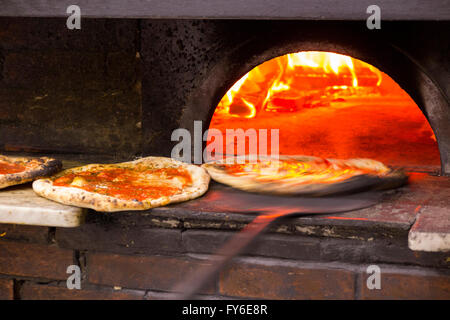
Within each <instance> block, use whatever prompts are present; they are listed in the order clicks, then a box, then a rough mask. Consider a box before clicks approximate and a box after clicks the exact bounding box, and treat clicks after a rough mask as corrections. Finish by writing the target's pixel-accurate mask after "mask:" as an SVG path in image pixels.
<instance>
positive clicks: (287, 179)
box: [220, 159, 388, 184]
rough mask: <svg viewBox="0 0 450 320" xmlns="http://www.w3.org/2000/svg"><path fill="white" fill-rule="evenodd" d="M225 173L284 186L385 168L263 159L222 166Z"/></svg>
mask: <svg viewBox="0 0 450 320" xmlns="http://www.w3.org/2000/svg"><path fill="white" fill-rule="evenodd" d="M220 167H221V168H222V169H223V170H224V171H225V172H226V173H228V174H231V175H233V176H238V177H246V178H251V179H253V180H255V181H259V182H282V183H285V184H306V183H334V182H339V181H343V180H346V179H349V178H351V177H354V176H357V175H362V174H379V173H382V172H384V171H385V169H386V170H388V169H387V168H385V167H382V168H374V169H373V170H370V169H368V168H361V167H357V166H353V165H349V164H346V162H345V161H329V160H327V159H315V160H313V161H299V160H296V159H283V160H273V159H271V160H263V161H261V160H260V161H258V162H247V163H244V164H231V165H229V164H224V165H221V166H220Z"/></svg>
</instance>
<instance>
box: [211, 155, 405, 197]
mask: <svg viewBox="0 0 450 320" xmlns="http://www.w3.org/2000/svg"><path fill="white" fill-rule="evenodd" d="M243 157H245V156H237V157H235V158H234V159H235V160H237V159H242V158H243ZM279 159H280V160H285V159H286V160H288V159H295V160H298V161H305V162H310V161H315V160H318V159H320V158H316V157H312V156H303V155H292V156H279ZM327 160H328V161H329V162H331V163H336V164H339V163H345V164H347V165H350V166H354V167H356V168H361V169H370V170H374V174H360V175H355V176H353V177H350V178H348V179H345V180H342V181H338V182H332V183H320V182H312V183H299V180H298V179H296V178H292V179H283V181H263V182H262V181H256V180H255V179H253V178H251V177H245V176H234V175H232V174H230V173H228V172H226V170H225V169H224V168H223V166H221V165H222V164H226V161H227V160H226V158H225V159H222V160H217V161H212V162H209V163H205V164H203V165H202V167H203V168H205V169H206V170H207V171H208V173H209V174H210V176H211V178H212V179H213V180H215V181H217V182H220V183H223V184H226V185H229V186H231V187H233V188H236V189H240V190H244V191H247V192H255V193H267V194H273V195H303V196H325V195H332V194H339V193H345V192H350V191H355V190H358V189H364V188H371V187H378V189H381V188H386V189H387V188H394V187H398V186H400V185H402V184H404V183H405V182H406V181H407V179H408V178H407V176H406V174H405V173H404V172H403V171H400V170H392V169H390V168H388V167H386V166H385V165H384V164H382V163H381V162H379V161H376V160H371V159H349V160H338V159H327Z"/></svg>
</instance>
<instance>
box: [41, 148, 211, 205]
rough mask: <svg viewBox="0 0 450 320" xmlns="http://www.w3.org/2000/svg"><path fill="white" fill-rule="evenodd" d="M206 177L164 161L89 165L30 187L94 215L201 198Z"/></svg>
mask: <svg viewBox="0 0 450 320" xmlns="http://www.w3.org/2000/svg"><path fill="white" fill-rule="evenodd" d="M209 180H210V178H209V175H208V173H207V172H206V171H205V170H204V169H203V168H201V167H198V166H195V165H190V164H186V163H183V162H180V161H177V160H174V159H170V158H164V157H147V158H142V159H139V160H136V161H131V162H123V163H116V164H90V165H86V166H82V167H78V168H73V169H68V170H65V171H63V172H61V173H59V174H57V175H55V176H53V177H51V178H48V179H41V180H37V181H35V182H34V183H33V189H34V191H35V192H36V193H37V194H39V195H40V196H42V197H45V198H48V199H50V200H54V201H57V202H60V203H63V204H67V205H73V206H78V207H84V208H91V209H94V210H97V211H104V212H113V211H124V210H146V209H150V208H154V207H159V206H163V205H167V204H169V203H175V202H181V201H187V200H190V199H194V198H197V197H200V196H201V195H203V194H204V193H205V192H206V191H207V189H208V184H209Z"/></svg>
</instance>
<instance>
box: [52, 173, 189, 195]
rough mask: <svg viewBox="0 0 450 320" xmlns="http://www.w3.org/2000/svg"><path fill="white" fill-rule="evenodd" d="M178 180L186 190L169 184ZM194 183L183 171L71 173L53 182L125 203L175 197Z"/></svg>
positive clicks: (56, 184) (55, 184)
mask: <svg viewBox="0 0 450 320" xmlns="http://www.w3.org/2000/svg"><path fill="white" fill-rule="evenodd" d="M146 175H151V176H152V180H151V181H150V180H147V179H146ZM147 177H148V176H147ZM155 178H156V179H157V180H156V181H155V180H154V179H155ZM174 178H178V180H182V181H183V183H182V186H179V185H176V184H174V183H170V182H169V181H170V180H172V179H174ZM164 181H166V182H164ZM191 183H192V179H191V176H190V174H189V173H188V172H187V171H186V170H184V169H182V168H163V169H141V170H134V169H126V168H108V169H99V170H95V171H85V172H78V173H69V174H67V175H64V176H62V177H60V178H58V179H56V180H55V181H53V185H54V186H63V187H75V188H80V189H83V190H86V191H89V192H95V193H99V194H102V195H106V196H111V197H116V198H119V199H122V200H137V201H142V200H145V199H157V198H160V197H164V196H171V195H174V194H177V193H179V192H180V191H181V190H182V187H184V186H186V185H189V184H191Z"/></svg>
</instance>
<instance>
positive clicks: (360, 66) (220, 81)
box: [179, 22, 450, 175]
mask: <svg viewBox="0 0 450 320" xmlns="http://www.w3.org/2000/svg"><path fill="white" fill-rule="evenodd" d="M309 27H310V28H309ZM305 30H308V32H306V33H305ZM253 34H254V36H253V37H250V38H248V39H246V40H245V41H240V40H236V41H235V42H233V45H230V46H227V47H223V48H222V51H221V53H220V55H219V56H216V58H215V60H214V61H213V62H211V63H210V64H209V65H208V70H209V72H207V73H206V74H205V75H202V77H201V78H202V80H201V81H200V83H199V84H198V86H197V88H196V89H195V90H193V91H191V92H190V93H189V95H188V96H187V99H186V101H185V104H184V106H183V109H182V113H181V115H180V118H179V123H180V127H182V128H187V129H188V130H190V131H191V132H194V125H193V123H194V121H196V120H197V121H199V120H200V121H202V129H203V130H204V131H205V130H207V129H208V128H209V127H210V126H211V128H214V127H218V128H219V127H220V128H225V127H224V120H220V121H219V122H221V123H219V122H218V120H219V118H220V116H217V114H219V113H221V112H222V111H224V108H223V105H224V101H225V100H224V101H221V100H222V98H224V99H226V97H229V96H230V92H229V90H231V91H236V90H235V89H236V88H237V87H238V86H239V85H240V82H243V83H244V84H242V90H243V91H247V93H248V94H249V95H251V96H252V97H251V98H250V96H249V97H248V100H247V99H245V97H244V99H245V101H247V102H248V103H249V104H253V105H255V109H256V111H257V112H256V114H255V116H252V114H251V111H250V109H249V108H251V107H248V104H246V103H245V102H243V101H242V100H240V99H239V98H238V99H237V100H235V103H234V104H233V103H232V104H231V105H230V106H231V110H229V112H225V113H223V112H222V114H223V118H226V117H227V116H229V119H230V121H227V126H228V125H230V127H229V128H230V129H232V128H234V127H235V126H236V125H237V124H239V125H241V124H242V126H243V128H244V127H249V125H250V123H251V121H259V120H261V121H260V122H261V125H262V123H263V122H264V121H262V119H263V118H267V119H270V120H269V121H267V124H268V125H270V126H275V122H276V121H277V120H275V119H281V118H289V116H288V115H287V111H289V109H291V111H290V112H291V113H290V115H296V116H297V118H298V119H297V121H293V120H292V119H291V120H290V121H292V124H295V125H294V126H293V127H292V128H290V130H294V127H295V128H298V130H299V131H297V132H298V135H297V136H296V137H295V141H296V142H298V143H302V144H303V147H302V148H300V149H295V152H296V153H297V152H300V151H302V152H301V153H302V154H304V153H306V152H308V153H310V154H317V155H320V156H331V157H344V158H346V157H372V158H375V159H377V158H378V159H381V160H382V161H386V162H387V164H391V165H394V166H405V167H407V168H411V169H414V170H418V171H427V172H433V173H435V174H442V175H449V174H450V142H449V139H448V136H450V126H448V123H449V122H450V113H449V112H448V111H449V103H448V101H447V98H446V95H445V94H444V91H445V90H444V89H443V88H441V87H440V85H439V83H437V82H436V81H434V80H433V78H431V77H429V74H428V72H427V70H426V68H424V67H423V65H422V64H421V63H420V62H418V61H416V60H415V59H413V58H412V57H411V55H410V54H409V53H408V52H406V51H405V50H403V49H401V48H399V47H398V46H396V45H393V44H391V43H389V42H388V41H386V40H385V39H382V38H381V37H380V38H377V37H376V36H371V37H369V38H368V37H367V34H365V33H364V32H358V31H355V30H354V29H353V28H351V27H350V26H347V25H335V24H331V23H330V25H328V24H327V23H324V24H321V25H315V24H311V26H309V25H308V24H307V23H305V24H302V25H298V24H295V23H292V24H291V23H289V22H286V23H284V24H276V25H273V26H271V28H267V30H266V29H264V28H262V30H258V31H257V32H256V31H255V32H254V33H253ZM314 52H317V57H320V55H321V54H322V57H326V60H327V62H325V61H322V62H323V63H324V64H322V65H321V63H322V62H320V61H314V63H313V65H310V66H308V65H307V62H306V63H305V62H304V61H303V62H301V60H302V57H306V56H307V55H311V54H313V55H314ZM327 55H328V56H327ZM288 57H291V58H288ZM333 57H334V58H333ZM336 57H340V58H338V59H337V60H336V61H335V60H333V59H335V58H336ZM297 58H299V61H297V60H296V59H297ZM309 58H310V57H309ZM289 59H291V64H292V63H293V64H294V65H295V64H298V65H297V66H295V67H294V69H291V68H288V66H289ZM339 59H341V60H340V61H339ZM306 60H308V59H306ZM319 60H320V59H319ZM346 61H349V62H350V63H352V64H353V68H354V70H352V68H349V67H348V64H347V62H346ZM279 63H281V65H282V66H281V67H280V65H279ZM315 65H318V67H315ZM266 66H267V67H266ZM266 68H268V69H272V71H271V72H272V73H271V72H269V71H267V72H268V74H266V76H267V79H266V78H264V80H263V81H262V82H264V83H265V86H263V87H261V88H259V87H258V88H255V87H252V88H250V87H251V86H250V83H255V81H249V82H247V80H245V81H243V80H244V79H243V77H244V78H245V77H246V75H247V74H249V73H250V74H251V73H252V72H254V73H256V72H258V71H256V70H259V71H261V70H263V69H266ZM277 68H278V69H277ZM280 68H281V69H283V68H284V69H283V70H282V72H281V74H284V73H285V74H286V76H289V75H290V76H293V80H292V81H294V80H295V77H299V79H296V80H295V81H294V82H295V85H296V86H297V88H296V90H297V92H299V91H300V93H299V95H300V96H301V97H300V99H294V98H293V97H290V96H289V94H288V96H286V94H287V92H291V93H292V92H293V91H289V90H284V89H283V87H280V88H277V87H276V85H275V89H276V90H273V89H272V90H269V91H275V92H274V94H273V96H272V95H271V97H272V99H270V97H269V99H267V100H266V99H265V98H266V96H267V94H268V92H267V90H268V89H269V88H267V83H270V84H273V81H274V79H273V78H271V74H272V75H274V74H278V75H280V72H279V71H280ZM333 68H337V69H335V70H336V71H337V73H338V74H336V71H334V70H333ZM268 69H267V70H268ZM325 69H326V70H325ZM252 70H255V71H252ZM263 71H264V70H263ZM302 77H303V78H302ZM250 79H252V77H250ZM312 79H314V80H312ZM318 79H320V80H318ZM253 80H255V79H254V77H253ZM270 81H272V82H270ZM353 81H356V82H355V83H354V82H353ZM246 82H247V83H246ZM302 86H303V87H302ZM333 87H334V88H333ZM279 89H281V90H279ZM252 90H253V92H251V91H252ZM257 90H261V91H263V92H262V93H260V94H259V95H258V94H256V96H257V97H256V100H253V99H255V91H257ZM277 90H278V91H277ZM314 91H315V92H314ZM227 93H228V94H227ZM244 93H245V92H241V94H244ZM283 95H284V96H283ZM315 95H319V96H322V97H315ZM258 99H260V100H258ZM358 99H362V100H360V102H361V104H362V105H361V106H360V108H356V104H355V103H356V100H358ZM293 100H295V101H293ZM363 100H364V102H363ZM236 101H239V104H238V103H236ZM352 103H353V104H355V108H349V106H350V105H351V104H352ZM328 104H329V106H331V107H327V105H328ZM263 105H264V106H263ZM289 106H291V107H289ZM394 106H395V107H394ZM216 107H217V108H216ZM346 107H347V108H346ZM269 109H270V110H269ZM293 109H295V111H294V110H293ZM261 110H262V112H259V111H261ZM332 110H334V111H333V112H331V111H332ZM336 110H338V111H337V112H336ZM216 111H217V114H216V113H215V112H216ZM285 111H286V112H285ZM352 112H355V113H354V114H353V113H352ZM368 112H372V113H373V116H370V115H369V114H368ZM227 113H228V115H227ZM332 114H334V115H333V116H332ZM308 115H310V117H309V118H308V117H307V116H308ZM312 115H320V116H317V117H316V116H312ZM245 117H247V118H245ZM248 117H250V119H249V118H248ZM302 117H304V119H302ZM327 117H328V118H327ZM306 118H308V121H307V122H306V123H305V119H306ZM257 119H258V120H257ZM358 119H359V120H358ZM320 121H324V123H325V122H327V121H328V122H330V121H332V122H331V123H329V126H332V125H333V126H334V130H332V128H329V127H328V128H327V126H323V127H321V125H319V122H320ZM337 121H339V122H337ZM301 123H303V125H304V126H303V127H302V128H299V126H301ZM324 123H323V124H324ZM364 123H366V124H367V125H365V124H364ZM345 124H348V125H345ZM316 125H317V126H316ZM355 126H356V127H355ZM308 128H309V129H311V130H308ZM358 130H360V131H358ZM283 132H284V133H283ZM305 132H307V134H306V135H304V133H305ZM283 134H284V138H283V137H282V136H283ZM287 135H288V132H287V131H286V130H280V148H281V149H280V152H281V153H282V152H283V151H282V150H284V151H286V149H289V153H291V152H292V150H293V149H290V148H289V147H288V146H289V144H286V143H287V142H288V140H289V139H286V136H287ZM350 137H351V138H350ZM319 138H320V139H319ZM349 139H350V140H353V141H352V142H350V140H349ZM203 143H204V145H203V149H204V148H205V147H206V145H207V143H206V141H204V142H203ZM397 146H400V147H398V148H397ZM305 147H306V149H305ZM193 154H194V150H193Z"/></svg>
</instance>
